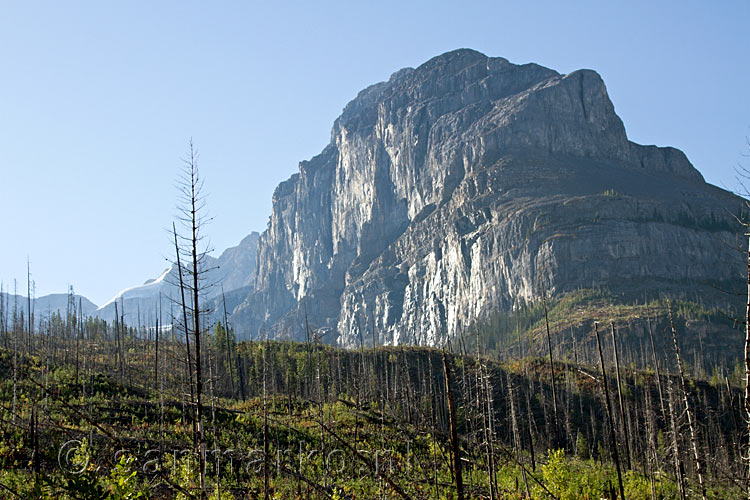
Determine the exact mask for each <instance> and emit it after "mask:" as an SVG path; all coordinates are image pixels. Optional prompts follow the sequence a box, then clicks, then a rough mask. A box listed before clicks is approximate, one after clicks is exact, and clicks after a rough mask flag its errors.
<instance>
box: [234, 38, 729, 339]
mask: <svg viewBox="0 0 750 500" xmlns="http://www.w3.org/2000/svg"><path fill="white" fill-rule="evenodd" d="M739 208H740V200H739V198H737V197H735V196H733V195H731V194H730V193H728V192H726V191H723V190H721V189H718V188H716V187H713V186H710V185H708V184H706V183H705V182H704V180H703V178H702V176H701V175H700V173H699V172H698V171H697V170H696V169H695V168H693V166H692V165H691V164H690V162H689V161H688V160H687V158H686V157H685V155H684V154H683V153H682V152H680V151H678V150H676V149H673V148H659V147H655V146H640V145H637V144H634V143H632V142H630V141H629V140H628V139H627V136H626V133H625V128H624V126H623V124H622V122H621V120H620V119H619V117H618V116H617V115H616V113H615V110H614V106H613V105H612V102H611V101H610V99H609V97H608V95H607V90H606V87H605V85H604V83H603V81H602V79H601V78H600V77H599V75H598V74H596V73H595V72H593V71H590V70H581V71H576V72H573V73H570V74H567V75H561V74H558V73H557V72H555V71H553V70H550V69H547V68H544V67H541V66H538V65H535V64H525V65H515V64H511V63H510V62H508V61H507V60H505V59H502V58H493V57H487V56H485V55H483V54H480V53H478V52H475V51H472V50H457V51H453V52H449V53H446V54H443V55H441V56H438V57H436V58H434V59H431V60H430V61H428V62H426V63H425V64H423V65H422V66H420V67H418V68H416V69H404V70H401V71H398V72H396V73H394V74H393V75H392V76H391V78H390V79H389V80H388V81H387V82H382V83H379V84H376V85H373V86H371V87H369V88H367V89H365V90H363V91H362V92H360V93H359V95H358V96H357V97H356V98H355V99H354V100H353V101H352V102H350V103H349V104H348V105H347V106H346V108H345V109H344V111H343V112H342V114H341V116H340V117H339V118H338V119H337V120H336V122H335V123H334V125H333V131H332V134H331V142H330V144H329V145H328V146H327V147H326V148H325V149H324V150H323V151H322V153H321V154H320V155H318V156H316V157H314V158H312V159H311V160H309V161H304V162H302V163H300V165H299V172H298V173H297V174H295V175H293V176H292V177H291V178H290V179H289V180H287V181H285V182H283V183H281V184H280V185H279V186H278V188H277V189H276V191H275V193H274V195H273V209H272V213H271V216H270V220H269V223H268V228H267V229H266V230H265V231H264V232H263V234H262V235H261V236H260V239H259V243H258V254H257V264H256V269H257V277H256V280H255V286H254V290H253V291H252V293H251V294H250V295H249V296H248V297H247V298H246V299H245V300H244V301H243V302H242V304H240V305H239V306H238V307H237V308H236V310H235V314H234V315H233V318H234V321H235V324H241V325H245V326H247V327H249V328H250V329H251V330H252V331H255V332H257V331H259V329H262V328H266V329H267V330H268V331H269V332H271V334H272V335H275V336H277V337H280V338H283V337H290V338H304V330H303V329H302V325H304V322H305V317H307V321H308V322H309V323H310V324H313V325H315V326H316V327H324V328H327V330H328V332H329V334H328V336H327V339H328V340H329V341H331V342H339V343H341V344H344V345H353V344H356V343H357V342H358V341H359V340H358V339H359V335H360V332H362V334H364V335H367V336H368V338H370V336H372V335H374V336H375V337H376V338H377V341H378V342H379V343H388V344H399V343H415V344H433V345H435V344H439V343H441V342H442V341H443V340H445V339H446V338H447V337H449V336H451V335H452V334H453V333H454V332H455V331H456V330H457V329H458V328H460V327H461V326H462V325H467V324H469V323H471V322H473V321H474V320H476V319H479V318H482V317H483V316H486V315H487V314H489V313H491V312H492V311H496V310H498V309H511V308H513V307H514V306H515V305H518V304H520V303H524V302H529V301H533V300H536V298H537V297H539V295H540V293H541V291H542V290H543V289H546V290H548V291H549V293H550V294H552V295H553V296H554V295H559V294H562V293H564V292H566V291H571V290H576V289H579V288H592V287H593V288H597V287H607V288H611V289H614V290H618V291H628V290H630V291H632V292H633V293H640V294H641V296H642V294H643V292H644V291H646V290H655V291H659V292H665V291H666V292H669V293H675V294H686V293H690V294H693V293H699V292H700V290H702V289H705V288H710V285H711V284H712V283H717V282H727V281H731V280H734V279H736V278H737V277H738V276H740V275H741V272H742V262H741V255H740V254H738V253H736V252H735V251H734V250H733V247H732V243H733V240H734V235H735V230H736V229H737V228H736V227H735V222H734V218H733V214H735V213H737V211H738V209H739Z"/></svg>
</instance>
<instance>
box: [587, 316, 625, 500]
mask: <svg viewBox="0 0 750 500" xmlns="http://www.w3.org/2000/svg"><path fill="white" fill-rule="evenodd" d="M594 331H595V332H596V345H597V346H598V348H599V366H600V367H601V370H602V385H604V403H605V405H606V407H607V418H608V419H609V444H610V447H611V448H612V458H613V459H614V461H615V467H616V468H617V484H618V486H619V488H620V500H625V489H624V488H623V485H622V472H621V470H620V456H619V454H618V453H617V439H616V438H615V422H614V420H613V419H612V405H611V403H610V401H609V384H608V383H607V370H606V369H605V368H604V356H603V355H602V342H601V340H600V339H599V323H597V322H594Z"/></svg>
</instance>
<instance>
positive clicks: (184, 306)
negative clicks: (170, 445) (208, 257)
mask: <svg viewBox="0 0 750 500" xmlns="http://www.w3.org/2000/svg"><path fill="white" fill-rule="evenodd" d="M172 234H174V251H175V255H176V256H177V277H178V279H179V282H180V298H181V301H182V325H183V327H184V328H185V349H186V350H187V375H188V387H189V388H190V407H191V413H192V406H193V401H195V394H194V393H193V363H192V360H191V357H190V329H189V328H188V317H187V302H186V301H185V281H184V280H183V277H182V263H181V262H180V247H179V245H178V244H177V229H176V228H175V225H174V222H173V223H172ZM190 420H192V424H193V444H197V442H198V440H197V437H198V433H197V428H196V423H195V418H194V417H193V418H191V419H190Z"/></svg>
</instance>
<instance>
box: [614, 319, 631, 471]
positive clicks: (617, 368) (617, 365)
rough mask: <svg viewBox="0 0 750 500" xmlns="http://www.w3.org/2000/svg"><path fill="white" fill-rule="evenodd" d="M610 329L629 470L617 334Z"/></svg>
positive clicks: (628, 446)
mask: <svg viewBox="0 0 750 500" xmlns="http://www.w3.org/2000/svg"><path fill="white" fill-rule="evenodd" d="M609 325H610V326H611V327H612V348H613V349H614V352H615V373H616V374H617V399H618V401H619V405H620V420H621V422H622V431H623V434H624V435H623V442H624V444H625V458H626V459H627V466H628V470H630V469H631V467H632V466H631V463H630V444H629V441H630V434H629V433H628V423H627V421H626V420H625V405H624V404H623V402H622V382H621V380H620V357H619V355H618V354H617V333H616V332H615V323H614V321H610V323H609Z"/></svg>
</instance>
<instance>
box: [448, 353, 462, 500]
mask: <svg viewBox="0 0 750 500" xmlns="http://www.w3.org/2000/svg"><path fill="white" fill-rule="evenodd" d="M443 375H444V376H445V392H446V395H447V397H448V418H449V422H450V431H451V451H452V453H451V455H452V457H453V475H454V477H455V480H456V498H457V499H458V500H463V499H464V481H463V475H462V474H461V445H460V443H459V442H458V431H457V430H456V429H457V425H458V423H457V422H456V404H455V402H454V401H453V390H452V389H451V369H450V366H448V358H447V357H446V355H445V349H443Z"/></svg>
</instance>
